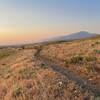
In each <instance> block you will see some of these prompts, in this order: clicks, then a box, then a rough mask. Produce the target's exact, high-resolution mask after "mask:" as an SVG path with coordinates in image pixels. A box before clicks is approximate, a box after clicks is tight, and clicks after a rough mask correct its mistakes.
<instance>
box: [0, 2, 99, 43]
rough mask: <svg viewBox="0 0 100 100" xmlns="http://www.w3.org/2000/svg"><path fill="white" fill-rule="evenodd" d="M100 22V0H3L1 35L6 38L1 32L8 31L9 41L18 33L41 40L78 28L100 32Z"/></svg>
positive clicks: (0, 4)
mask: <svg viewBox="0 0 100 100" xmlns="http://www.w3.org/2000/svg"><path fill="white" fill-rule="evenodd" d="M99 26H100V0H0V37H1V38H2V37H3V38H4V40H5V36H2V35H5V34H8V33H9V34H8V35H9V36H8V37H6V39H7V40H9V41H10V35H12V38H13V37H15V36H16V35H17V34H20V35H19V37H22V36H27V35H28V34H31V36H33V38H31V39H34V40H40V39H43V37H48V36H52V35H61V34H69V33H72V32H77V31H89V32H95V33H100V28H99ZM15 34H16V35H15ZM37 35H39V36H40V35H42V36H41V37H38V36H37ZM1 38H0V39H1ZM25 39H26V38H25ZM28 39H30V38H27V40H28ZM2 42H3V41H2Z"/></svg>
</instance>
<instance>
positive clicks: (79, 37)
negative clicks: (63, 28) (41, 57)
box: [47, 31, 98, 41]
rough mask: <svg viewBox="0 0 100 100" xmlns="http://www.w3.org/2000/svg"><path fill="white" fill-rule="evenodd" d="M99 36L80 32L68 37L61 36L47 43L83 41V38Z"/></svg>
mask: <svg viewBox="0 0 100 100" xmlns="http://www.w3.org/2000/svg"><path fill="white" fill-rule="evenodd" d="M97 35H98V34H95V33H89V32H86V31H80V32H77V33H72V34H71V35H66V36H59V37H55V38H52V39H48V40H47V41H64V40H74V39H82V38H89V37H95V36H97Z"/></svg>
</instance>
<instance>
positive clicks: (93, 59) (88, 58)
mask: <svg viewBox="0 0 100 100" xmlns="http://www.w3.org/2000/svg"><path fill="white" fill-rule="evenodd" d="M96 60H97V58H96V57H95V56H87V57H85V61H86V62H91V61H96Z"/></svg>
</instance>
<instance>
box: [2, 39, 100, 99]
mask: <svg viewBox="0 0 100 100" xmlns="http://www.w3.org/2000/svg"><path fill="white" fill-rule="evenodd" d="M83 45H84V46H83ZM37 48H38V46H37ZM43 48H44V50H43V51H42V53H41V55H44V56H45V57H47V58H48V57H49V58H50V59H52V60H53V61H56V62H58V64H60V62H63V63H64V64H65V61H66V60H67V59H68V60H69V62H70V63H67V64H65V67H68V66H69V69H71V70H72V71H73V72H76V73H78V74H79V75H83V76H84V75H87V77H88V78H90V76H91V77H92V79H93V80H95V81H96V82H97V83H98V82H99V81H98V80H99V79H100V78H99V74H98V73H99V72H98V73H97V71H99V70H98V69H99V67H98V66H99V62H100V60H99V58H100V55H99V53H96V52H97V51H94V50H100V47H99V39H92V40H90V39H88V40H83V41H80V40H78V41H76V42H75V41H73V42H71V41H70V42H62V43H61V44H60V43H57V44H56V43H54V44H49V45H46V46H45V45H44V46H43ZM16 52H17V53H16ZM35 53H36V47H35V49H34V46H27V47H24V48H23V49H18V48H16V49H1V50H0V59H2V60H0V100H85V99H87V100H91V99H97V98H98V97H95V96H94V95H93V94H90V93H88V91H83V90H82V89H81V87H80V86H78V85H77V84H76V83H75V82H73V81H71V80H68V79H67V78H65V77H64V76H63V75H61V74H59V73H56V72H54V71H53V70H52V69H51V68H49V66H47V65H45V64H44V63H43V62H41V61H40V60H37V59H36V58H35ZM76 55H77V56H76ZM84 62H85V63H86V64H83V63H84ZM95 65H96V66H95ZM91 68H92V70H93V71H91ZM94 68H95V70H96V72H94ZM86 72H87V73H86ZM88 75H90V76H88Z"/></svg>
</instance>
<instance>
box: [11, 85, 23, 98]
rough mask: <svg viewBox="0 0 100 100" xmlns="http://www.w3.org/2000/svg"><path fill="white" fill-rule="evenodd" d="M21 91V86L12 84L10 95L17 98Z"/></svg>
mask: <svg viewBox="0 0 100 100" xmlns="http://www.w3.org/2000/svg"><path fill="white" fill-rule="evenodd" d="M22 94H23V92H22V88H21V87H20V86H18V85H15V86H14V89H13V93H12V96H13V97H14V98H17V97H19V96H22Z"/></svg>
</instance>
